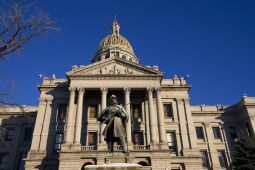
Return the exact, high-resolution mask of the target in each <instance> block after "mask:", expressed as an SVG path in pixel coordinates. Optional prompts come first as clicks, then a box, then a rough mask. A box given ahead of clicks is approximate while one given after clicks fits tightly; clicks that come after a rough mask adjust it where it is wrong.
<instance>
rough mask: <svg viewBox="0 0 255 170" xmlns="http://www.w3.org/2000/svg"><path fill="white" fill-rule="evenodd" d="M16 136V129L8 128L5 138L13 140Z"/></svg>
mask: <svg viewBox="0 0 255 170" xmlns="http://www.w3.org/2000/svg"><path fill="white" fill-rule="evenodd" d="M13 138H14V129H7V131H6V136H5V140H6V141H12V140H13Z"/></svg>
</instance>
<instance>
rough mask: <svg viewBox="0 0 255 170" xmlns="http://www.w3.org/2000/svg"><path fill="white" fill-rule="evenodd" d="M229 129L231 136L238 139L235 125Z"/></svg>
mask: <svg viewBox="0 0 255 170" xmlns="http://www.w3.org/2000/svg"><path fill="white" fill-rule="evenodd" d="M229 131H230V136H231V138H232V139H236V138H237V133H236V129H235V127H229Z"/></svg>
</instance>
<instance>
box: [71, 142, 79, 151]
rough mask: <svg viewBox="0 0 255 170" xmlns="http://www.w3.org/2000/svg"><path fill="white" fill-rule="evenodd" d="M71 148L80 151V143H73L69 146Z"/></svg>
mask: <svg viewBox="0 0 255 170" xmlns="http://www.w3.org/2000/svg"><path fill="white" fill-rule="evenodd" d="M71 150H75V151H80V150H81V144H80V143H74V144H73V145H72V146H71Z"/></svg>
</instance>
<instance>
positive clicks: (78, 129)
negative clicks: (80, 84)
mask: <svg viewBox="0 0 255 170" xmlns="http://www.w3.org/2000/svg"><path fill="white" fill-rule="evenodd" d="M83 96H84V88H79V95H78V106H77V107H78V108H77V114H76V121H75V139H74V143H75V144H78V145H80V144H81V142H80V141H81V124H82V111H83Z"/></svg>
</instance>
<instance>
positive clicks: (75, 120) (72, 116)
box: [66, 87, 166, 145]
mask: <svg viewBox="0 0 255 170" xmlns="http://www.w3.org/2000/svg"><path fill="white" fill-rule="evenodd" d="M100 90H101V110H103V109H105V108H106V104H107V93H108V89H107V88H101V89H100ZM146 90H147V97H148V105H149V106H148V107H149V125H150V126H149V128H150V143H151V145H155V144H156V143H166V133H165V126H164V113H163V104H162V101H161V89H160V88H146ZM69 91H70V98H69V109H68V118H67V126H66V128H67V129H66V143H67V144H80V138H81V128H82V111H83V98H84V94H85V93H86V89H85V88H75V87H70V88H69ZM76 91H78V102H77V109H76V110H77V111H76V112H75V111H74V102H75V94H76ZM123 91H124V99H125V100H124V101H125V103H124V104H125V109H126V111H127V114H128V117H129V120H128V122H127V124H126V129H127V142H128V144H129V145H132V139H131V120H130V117H131V115H130V113H131V112H130V105H131V103H130V93H131V88H123ZM154 91H156V107H157V108H156V109H155V106H154V100H153V93H154ZM85 100H86V99H85ZM155 111H156V112H155ZM101 128H102V129H100V131H101V132H102V130H103V128H104V126H101ZM157 130H158V133H157ZM157 134H158V135H157ZM102 142H103V137H102V136H100V138H99V143H102Z"/></svg>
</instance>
